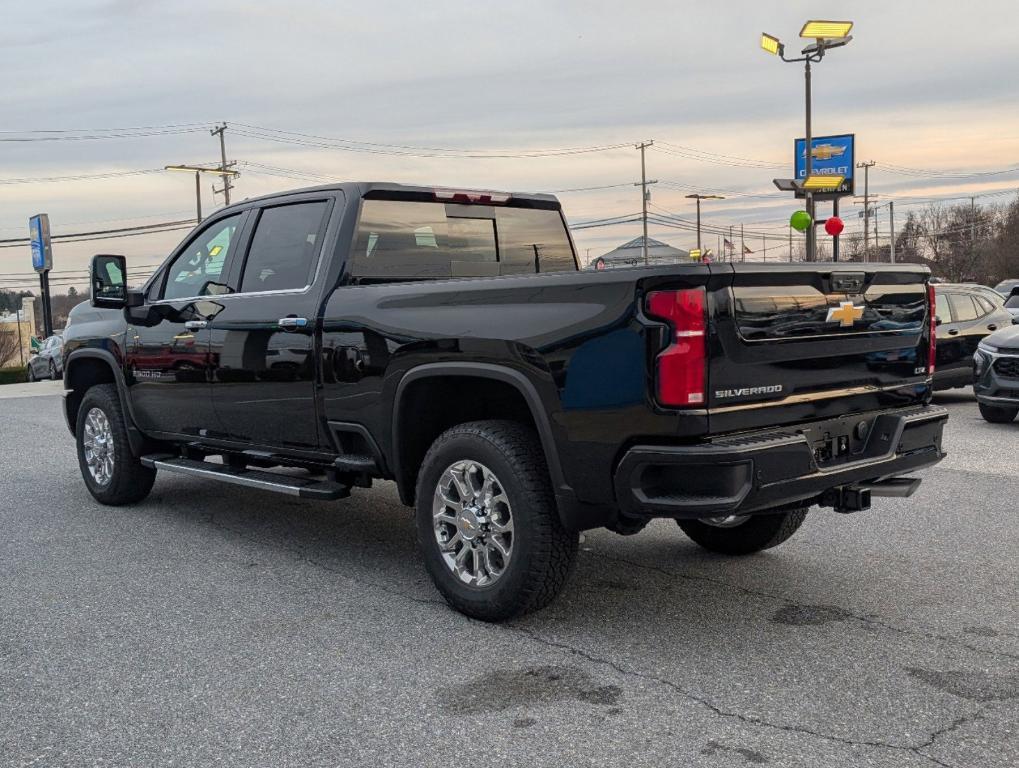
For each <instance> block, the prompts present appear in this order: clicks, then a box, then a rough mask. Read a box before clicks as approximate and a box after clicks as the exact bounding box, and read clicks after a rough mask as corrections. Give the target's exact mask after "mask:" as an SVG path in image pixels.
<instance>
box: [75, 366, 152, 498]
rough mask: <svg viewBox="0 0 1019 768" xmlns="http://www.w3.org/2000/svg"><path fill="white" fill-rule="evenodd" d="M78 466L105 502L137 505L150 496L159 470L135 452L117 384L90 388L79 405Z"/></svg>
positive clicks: (91, 486)
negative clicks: (132, 448) (137, 456)
mask: <svg viewBox="0 0 1019 768" xmlns="http://www.w3.org/2000/svg"><path fill="white" fill-rule="evenodd" d="M75 441H76V443H77V445H78V466H79V467H80V469H81V476H82V478H83V479H84V480H85V486H86V487H87V488H88V491H89V493H91V494H92V496H93V497H95V500H96V501H98V502H100V503H101V504H109V505H112V506H119V505H121V504H133V503H134V502H136V501H141V500H142V499H144V498H145V497H146V496H148V495H149V491H151V490H152V484H153V483H154V482H155V480H156V470H154V469H150V468H149V467H146V466H143V465H142V463H141V462H140V461H138V459H137V458H136V457H135V456H134V455H133V454H132V453H131V445H130V443H129V442H128V438H127V422H126V420H125V418H124V413H123V411H122V410H121V407H120V396H119V394H118V393H117V387H116V386H115V385H113V384H99V385H97V386H94V387H92V388H91V389H89V390H88V391H87V392H86V393H85V396H84V397H83V398H82V401H81V406H80V407H79V408H78V422H77V426H76V429H75Z"/></svg>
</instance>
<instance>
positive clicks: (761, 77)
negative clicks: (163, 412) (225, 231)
mask: <svg viewBox="0 0 1019 768" xmlns="http://www.w3.org/2000/svg"><path fill="white" fill-rule="evenodd" d="M4 17H5V18H4V24H3V26H2V28H0V68H2V71H3V76H2V82H3V92H2V96H3V106H4V109H3V118H2V125H0V129H2V131H3V133H0V239H7V238H18V237H25V236H27V221H28V217H29V216H30V215H32V214H34V213H38V212H42V211H45V212H48V213H49V214H50V219H51V223H52V227H53V231H54V233H57V234H59V233H67V232H82V231H91V230H96V229H108V228H115V227H124V226H131V225H138V224H150V223H156V222H163V221H171V220H177V219H182V218H187V217H190V216H193V214H194V183H193V178H192V177H190V176H187V175H184V174H174V173H166V172H156V169H160V168H162V167H163V166H164V165H166V164H169V163H206V164H211V163H213V162H216V161H218V154H219V146H218V142H217V140H216V139H215V138H213V137H212V136H210V135H209V128H211V127H213V126H214V125H215V124H216V123H217V122H220V121H226V122H227V123H228V124H229V125H230V128H229V129H228V131H227V146H228V154H229V156H230V158H231V159H235V160H237V161H238V162H239V165H238V168H239V169H240V171H241V173H242V176H241V177H240V178H239V179H238V180H237V188H236V192H235V195H236V197H237V198H238V199H239V198H242V197H246V196H253V195H258V194H263V193H266V192H271V191H274V190H279V189H286V188H292V187H299V186H306V185H309V184H314V183H317V182H318V181H320V180H321V181H325V180H330V179H336V180H356V179H371V180H388V181H400V182H409V183H425V184H436V185H442V186H454V187H455V186H466V187H481V188H495V189H509V190H528V191H557V190H573V189H577V188H587V187H606V188H604V189H595V190H586V191H576V192H570V191H566V192H561V193H560V197H561V199H562V201H563V203H564V207H565V210H566V212H567V216H568V219H569V220H570V221H571V223H577V222H583V221H590V220H594V219H599V218H604V217H610V216H619V215H624V214H632V213H635V212H637V211H639V210H640V194H639V190H638V189H636V188H635V187H633V186H632V183H633V182H634V181H636V180H638V179H639V178H640V165H639V153H638V152H637V151H636V150H635V149H634V148H633V145H634V144H635V143H637V142H639V141H641V140H642V139H654V140H655V142H656V146H655V147H654V148H652V149H650V150H648V153H647V162H648V175H649V177H651V178H655V179H658V180H659V182H660V183H659V184H657V185H656V186H655V187H653V190H652V204H653V206H654V207H653V208H652V210H653V211H667V212H670V213H672V214H676V215H678V216H681V217H683V218H685V219H689V220H692V219H693V217H694V211H693V207H692V201H690V200H686V199H684V196H685V195H686V194H688V193H689V192H691V191H694V190H696V191H701V192H704V193H718V194H724V195H726V196H727V199H726V200H724V201H710V202H709V203H706V204H705V206H704V209H703V212H704V217H705V218H704V220H705V223H707V224H711V225H722V226H728V225H734V226H735V228H736V229H737V230H738V227H739V224H740V223H744V224H746V225H747V227H748V228H752V229H753V230H754V231H767V232H774V233H776V234H784V233H785V232H786V229H785V222H786V221H787V220H788V217H789V214H790V213H791V212H792V211H793V210H795V208H796V204H795V203H794V201H793V200H792V199H791V198H790V197H789V196H788V195H784V194H782V193H779V192H777V191H776V190H775V189H774V188H773V186H772V184H771V179H772V178H774V177H777V176H790V175H791V173H792V171H791V163H792V142H793V139H794V138H795V137H796V136H800V135H802V133H803V72H802V67H801V66H799V65H791V64H783V63H782V62H781V61H779V60H778V59H776V58H775V57H771V56H768V55H767V54H766V53H764V52H763V51H761V50H760V48H759V47H758V38H759V35H760V33H761V32H762V31H768V32H771V33H773V34H775V35H777V36H779V37H781V38H783V40H785V41H786V42H787V43H788V44H789V48H790V50H793V51H795V50H797V49H798V48H799V46H800V41H799V39H798V38H797V33H798V32H799V29H800V26H801V25H802V22H803V21H804V20H806V19H807V18H850V19H853V20H854V21H855V22H856V27H855V29H854V31H853V34H854V38H855V39H854V40H853V41H852V43H851V44H850V45H849V46H847V47H845V48H842V49H839V50H836V51H833V52H831V53H830V55H829V57H827V58H826V59H825V61H824V62H823V63H821V64H820V65H818V66H817V67H816V69H815V77H814V86H815V87H814V109H815V133H817V134H823V133H843V132H846V133H848V132H852V133H855V134H856V137H857V158H858V159H860V160H869V159H872V160H875V161H876V162H877V165H876V166H875V167H874V168H873V169H872V171H871V191H872V192H875V193H877V194H878V195H880V196H881V199H882V200H888V199H894V200H895V201H896V216H897V217H899V216H901V217H902V219H904V217H905V214H906V213H907V212H908V211H909V210H910V209H911V208H914V209H915V206H917V205H919V204H920V201H921V200H926V199H929V198H933V197H953V196H959V197H967V196H969V195H978V194H987V193H1002V194H998V195H992V196H989V197H986V198H983V199H982V202H988V203H1001V202H1007V201H1008V200H1009V199H1011V198H1010V196H1009V194H1008V193H1010V191H1011V190H1015V189H1016V188H1017V187H1019V80H1017V78H1016V77H1015V74H1016V72H1017V71H1019V53H1017V52H1016V42H1015V29H1016V28H1017V26H1019V6H1016V4H1015V3H1013V2H980V3H960V2H945V1H943V0H936V1H928V2H912V1H911V2H894V3H891V2H887V0H873V1H872V0H864V1H858V2H853V3H836V2H822V1H818V0H814V1H812V2H806V1H796V0H781V1H777V0H757V1H756V2H743V1H739V2H736V1H730V2H724V3H697V4H694V3H688V2H675V1H674V2H670V3H664V2H640V1H639V0H635V1H634V2H629V3H619V2H600V1H598V0H585V2H562V1H560V2H543V3H540V2H532V1H531V0H518V1H517V2H514V3H498V4H496V3H487V2H474V3H466V2H441V1H438V0H433V1H432V2H428V3H398V2H378V3H357V4H354V3H336V2H307V1H298V0H290V2H258V3H252V2H238V1H235V0H222V1H221V2H217V3H215V4H208V3H183V2H172V1H164V2H158V3H157V2H148V1H147V0H146V1H141V0H121V1H113V2H89V1H86V0H76V1H75V2H70V1H65V2H34V3H31V4H26V3H21V4H17V7H16V8H13V9H8V10H7V11H6V12H5V14H4ZM142 126H153V127H156V128H155V129H153V130H147V131H137V130H135V131H126V132H124V131H121V133H127V134H128V136H129V137H126V138H113V137H111V134H112V133H114V132H112V131H109V130H107V129H114V128H138V127H142ZM166 126H178V127H174V128H166ZM43 131H70V133H43ZM279 131H291V132H297V133H300V134H306V135H313V136H317V137H323V138H321V139H308V138H302V137H296V136H294V135H293V134H286V133H279ZM139 133H151V134H154V135H147V136H140V135H138V134H139ZM96 137H98V138H96ZM25 139H30V140H28V141H26V140H25ZM44 139H45V140H44ZM53 139H57V140H53ZM340 139H347V140H352V141H355V142H364V143H362V144H356V145H351V144H347V145H346V146H347V147H348V149H343V148H342V147H341V146H338V144H340V142H338V141H336V140H340ZM313 144H314V145H317V146H311V145H313ZM372 144H374V145H405V146H411V147H431V148H440V149H449V150H455V152H437V153H436V152H424V151H420V150H394V149H392V148H391V147H389V148H386V147H377V146H376V147H373V146H372ZM327 145H328V146H327ZM616 145H620V146H617V147H616V148H614V149H608V150H601V151H591V152H586V151H585V152H577V153H571V154H545V155H543V156H539V157H498V158H488V159H482V158H476V157H469V156H465V155H469V154H472V153H474V154H503V155H524V154H535V153H536V152H537V151H541V150H556V149H562V148H591V147H606V146H616ZM350 147H356V148H357V150H358V151H351V149H350ZM366 150H367V151H366ZM395 151H399V152H407V153H409V154H391V152H395ZM417 154H439V155H443V156H441V157H417V156H411V155H417ZM723 156H724V157H723ZM736 158H739V159H736ZM748 161H752V162H748ZM266 166H270V167H271V168H266ZM278 169H283V170H282V171H281V170H278ZM1008 169H1017V170H1014V171H1011V172H1004V173H997V172H999V171H1008ZM134 171H152V172H150V173H139V174H135V175H127V174H128V173H129V172H134ZM976 173H983V174H984V175H979V176H978V175H967V174H976ZM99 174H124V175H113V176H111V177H108V178H101V179H81V180H77V181H71V180H62V181H39V180H40V179H46V178H53V177H60V178H62V177H69V176H89V175H99ZM939 174H940V175H939ZM953 174H954V176H953ZM293 177H296V178H293ZM29 182H31V183H29ZM210 184H211V178H210V179H209V180H208V181H206V182H205V184H204V196H205V200H204V204H205V210H206V213H208V212H209V211H211V210H213V208H214V205H218V204H220V203H221V200H220V199H218V198H217V201H216V203H215V204H214V203H213V200H212V195H211V193H210V192H209V186H210ZM857 189H858V191H860V192H861V193H862V181H861V182H859V183H858V186H857ZM858 208H859V206H854V205H852V204H851V202H850V201H849V200H847V201H846V202H845V204H844V208H843V211H844V213H845V212H846V211H847V210H848V215H845V216H844V218H846V220H847V225H848V230H849V231H855V230H857V229H859V228H860V223H859V222H858V220H857V219H856V210H857V209H858ZM900 211H901V214H900ZM881 226H882V227H883V228H884V227H886V226H887V222H886V221H882V222H881ZM883 231H884V232H885V233H886V230H883ZM639 232H640V225H639V224H638V223H629V224H625V225H620V226H613V227H602V228H597V229H587V230H581V231H578V232H576V233H575V238H576V241H577V246H578V249H579V251H580V255H581V259H582V260H583V261H587V260H588V259H589V258H594V257H595V256H597V255H599V254H600V253H603V252H605V251H607V250H609V249H611V248H612V247H613V246H615V245H617V244H619V243H622V242H623V241H625V240H628V239H631V238H633V237H635V236H637V235H638V234H639ZM650 234H651V236H652V237H655V238H657V239H660V240H664V241H666V242H668V243H671V244H673V245H676V246H678V247H681V248H690V247H692V246H693V244H694V242H695V235H694V233H693V232H689V231H684V230H679V229H672V228H665V227H661V226H652V227H651V228H650ZM183 235H184V232H183V231H178V232H171V233H163V234H157V235H148V236H144V237H131V238H123V239H117V240H104V241H97V242H88V243H75V244H61V243H57V244H55V246H54V269H55V277H59V278H60V280H55V282H57V283H59V284H61V285H63V284H65V283H66V281H67V280H69V279H74V280H79V281H80V282H79V283H78V284H79V285H82V284H83V283H84V280H82V279H81V278H83V277H84V268H85V265H86V264H87V260H88V258H89V256H90V255H91V254H92V253H94V252H100V251H103V252H120V253H125V254H127V255H128V256H129V257H130V259H131V262H130V263H131V264H134V265H136V267H137V272H135V273H134V274H137V275H141V274H142V273H144V272H146V271H147V269H146V268H147V266H148V265H152V264H155V263H156V262H157V261H159V260H160V259H161V258H162V257H163V256H165V254H166V253H168V252H169V250H170V249H171V248H172V247H173V246H174V245H175V244H176V242H178V241H179V240H180V239H181V238H182V237H183ZM705 240H706V245H708V246H710V247H714V246H715V236H714V235H711V236H710V237H707V238H705ZM748 245H750V247H752V248H754V249H755V250H757V249H758V248H759V245H760V243H759V241H758V242H755V241H754V240H750V241H748ZM769 249H774V250H773V252H774V253H781V254H787V251H786V250H785V248H784V246H782V247H781V248H780V247H779V245H778V244H777V243H771V244H769ZM56 273H59V274H56ZM22 276H23V277H24V284H25V285H28V286H31V285H33V284H35V285H37V282H36V280H35V278H34V277H33V276H32V275H31V264H30V256H29V249H28V247H27V246H19V247H14V248H2V249H0V278H2V279H0V286H2V287H15V285H16V284H17V283H18V282H19V281H21V278H22ZM61 290H62V288H61Z"/></svg>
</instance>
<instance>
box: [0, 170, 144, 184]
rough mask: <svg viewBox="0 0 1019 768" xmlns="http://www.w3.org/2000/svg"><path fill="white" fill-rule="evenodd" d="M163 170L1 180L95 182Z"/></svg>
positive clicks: (27, 182)
mask: <svg viewBox="0 0 1019 768" xmlns="http://www.w3.org/2000/svg"><path fill="white" fill-rule="evenodd" d="M162 172H163V169H162V168H143V169H140V170H136V171H104V172H101V173H82V174H77V175H73V176H23V177H20V178H7V179H0V185H6V184H38V183H47V182H54V181H93V180H95V179H119V178H123V177H125V176H146V175H149V174H153V173H162Z"/></svg>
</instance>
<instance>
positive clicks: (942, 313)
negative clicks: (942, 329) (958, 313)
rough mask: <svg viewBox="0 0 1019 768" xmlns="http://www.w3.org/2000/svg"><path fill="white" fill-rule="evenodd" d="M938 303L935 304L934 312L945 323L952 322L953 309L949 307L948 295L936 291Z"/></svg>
mask: <svg viewBox="0 0 1019 768" xmlns="http://www.w3.org/2000/svg"><path fill="white" fill-rule="evenodd" d="M934 296H935V301H936V304H935V305H934V307H935V308H934V314H935V315H937V316H938V319H939V320H941V322H943V323H950V322H952V311H951V310H950V309H949V308H948V296H946V295H945V294H943V293H941V292H940V291H936V292H935V294H934Z"/></svg>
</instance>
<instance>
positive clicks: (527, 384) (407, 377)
mask: <svg viewBox="0 0 1019 768" xmlns="http://www.w3.org/2000/svg"><path fill="white" fill-rule="evenodd" d="M436 376H475V377H480V378H485V379H494V380H496V381H501V382H503V383H504V384H509V385H510V386H512V387H513V388H514V389H516V390H517V391H518V392H519V393H520V394H521V395H522V396H523V398H524V402H526V403H527V408H528V410H529V411H530V412H531V417H532V418H533V419H534V424H535V426H536V428H537V430H538V438H539V439H540V440H541V447H542V450H543V451H544V453H545V463H546V464H547V465H548V471H549V475H550V476H551V478H552V488H553V491H554V492H555V495H556V498H557V499H559V498H560V497H563V496H566V497H569V498H573V489H572V488H571V487H570V486H569V484H568V483H567V482H566V477H565V476H564V474H563V468H562V463H561V462H560V461H559V452H558V450H557V449H556V442H555V438H554V437H553V435H552V423H551V421H550V420H549V417H548V413H547V412H546V410H545V408H544V406H543V404H542V400H541V396H540V395H539V394H538V390H537V388H536V387H535V386H534V384H533V383H532V382H531V380H530V379H529V378H527V376H525V375H524V374H523V373H521V372H520V371H517V370H515V369H513V368H509V367H506V366H503V365H495V364H493V363H456V362H454V363H425V364H423V365H419V366H416V367H414V368H411V369H410V370H409V371H407V372H406V373H405V374H404V376H403V378H402V379H400V383H399V384H398V385H397V387H396V396H395V398H394V403H393V427H392V462H391V463H390V466H391V467H392V468H393V475H394V476H395V477H396V479H397V483H398V485H399V486H400V496H401V498H403V499H404V502H405V503H406V501H407V499H409V498H410V497H409V494H408V495H407V496H405V495H404V493H405V491H404V489H403V487H402V486H403V483H402V482H401V467H400V422H401V420H402V414H401V411H402V409H403V394H404V390H405V389H406V388H407V386H408V385H409V384H411V383H412V382H415V381H418V380H419V379H427V378H433V377H436Z"/></svg>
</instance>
